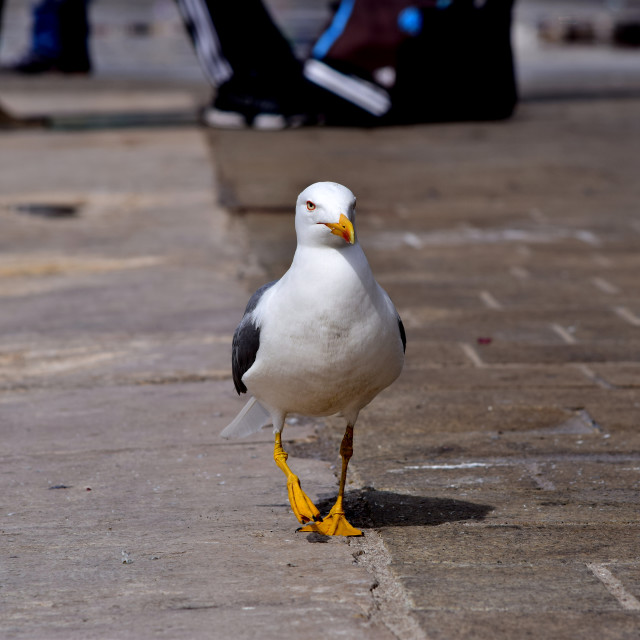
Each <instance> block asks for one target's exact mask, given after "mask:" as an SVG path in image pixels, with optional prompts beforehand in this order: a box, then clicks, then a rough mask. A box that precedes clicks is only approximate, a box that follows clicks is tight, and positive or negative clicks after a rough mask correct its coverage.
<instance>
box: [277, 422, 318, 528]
mask: <svg viewBox="0 0 640 640" xmlns="http://www.w3.org/2000/svg"><path fill="white" fill-rule="evenodd" d="M288 457H289V454H288V453H287V452H286V451H285V450H284V449H283V448H282V435H281V434H280V433H276V444H275V447H274V448H273V459H274V460H275V461H276V464H277V465H278V466H279V467H280V469H282V471H283V472H284V474H285V475H286V476H287V491H288V492H289V502H290V504H291V508H292V509H293V513H294V514H295V516H296V518H298V520H299V521H300V522H301V523H302V524H306V523H307V522H310V521H312V520H321V517H320V512H319V511H318V509H317V507H316V505H315V504H313V502H311V500H310V499H309V496H307V494H306V493H305V492H304V491H303V490H302V488H301V487H300V479H299V478H298V476H296V475H295V474H294V473H293V472H292V471H291V469H289V465H288V464H287V458H288Z"/></svg>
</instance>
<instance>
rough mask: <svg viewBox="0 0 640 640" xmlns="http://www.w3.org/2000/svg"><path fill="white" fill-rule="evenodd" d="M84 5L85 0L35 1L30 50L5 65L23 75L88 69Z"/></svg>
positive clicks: (87, 28)
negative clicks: (15, 61) (12, 62)
mask: <svg viewBox="0 0 640 640" xmlns="http://www.w3.org/2000/svg"><path fill="white" fill-rule="evenodd" d="M87 4H88V0H42V1H41V2H39V3H38V4H36V5H35V6H34V7H33V26H32V32H31V46H30V49H29V51H28V52H27V54H26V55H25V56H24V58H23V59H22V60H20V61H18V62H17V63H15V64H14V65H12V66H11V67H9V68H10V69H11V70H13V71H15V72H18V73H25V74H37V73H44V72H48V71H62V72H64V73H87V72H89V71H90V70H91V63H90V61H89V53H88V49H87V40H88V35H89V25H88V21H87Z"/></svg>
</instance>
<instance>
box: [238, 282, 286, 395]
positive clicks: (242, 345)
mask: <svg viewBox="0 0 640 640" xmlns="http://www.w3.org/2000/svg"><path fill="white" fill-rule="evenodd" d="M276 282H278V281H277V280H274V281H273V282H268V283H267V284H265V285H262V286H261V287H260V288H259V289H258V290H257V291H256V292H255V293H254V294H253V295H252V296H251V298H250V299H249V302H248V304H247V308H246V309H245V310H244V316H242V320H241V321H240V324H239V325H238V328H237V329H236V332H235V333H234V334H233V343H232V346H231V373H232V375H233V384H234V385H235V387H236V391H237V392H238V394H241V393H246V392H247V387H246V386H245V384H244V382H242V376H243V375H244V374H245V373H246V372H247V371H248V370H249V369H250V368H251V366H252V365H253V363H254V362H255V361H256V354H257V353H258V348H259V347H260V327H258V326H256V325H255V324H254V323H253V320H252V319H251V312H252V311H253V310H254V309H255V308H256V307H257V306H258V302H260V298H262V296H263V295H264V292H265V291H267V290H268V289H270V288H271V287H272V286H273V285H274V284H275V283H276Z"/></svg>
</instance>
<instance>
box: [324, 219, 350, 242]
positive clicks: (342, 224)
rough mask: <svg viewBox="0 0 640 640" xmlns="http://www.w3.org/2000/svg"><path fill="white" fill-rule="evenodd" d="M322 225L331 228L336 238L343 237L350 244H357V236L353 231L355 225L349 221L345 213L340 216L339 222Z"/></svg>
mask: <svg viewBox="0 0 640 640" xmlns="http://www.w3.org/2000/svg"><path fill="white" fill-rule="evenodd" d="M322 224H324V225H325V226H327V227H329V229H331V233H333V235H334V236H341V237H342V238H344V239H345V241H346V242H348V243H349V244H353V243H354V242H355V240H356V235H355V231H354V230H353V225H352V224H351V220H349V218H347V216H345V215H344V213H341V214H340V221H339V222H323V223H322Z"/></svg>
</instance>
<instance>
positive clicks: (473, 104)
mask: <svg viewBox="0 0 640 640" xmlns="http://www.w3.org/2000/svg"><path fill="white" fill-rule="evenodd" d="M512 7H513V0H485V1H484V2H482V1H481V0H453V1H452V2H450V3H446V2H442V1H440V2H434V3H432V4H431V6H424V7H421V8H420V9H419V11H420V15H421V18H422V25H421V29H420V30H419V32H418V33H416V34H415V35H414V36H413V37H410V38H407V39H405V40H404V41H403V42H402V43H401V44H400V45H399V47H398V53H397V66H396V82H395V85H394V86H393V88H392V89H391V91H390V94H391V102H392V108H391V111H390V113H389V114H388V117H389V118H390V119H392V120H394V121H401V122H425V121H444V120H498V119H502V118H508V117H509V116H511V115H512V113H513V110H514V108H515V106H516V103H517V100H518V98H517V89H516V79H515V71H514V65H513V53H512V48H511V12H512Z"/></svg>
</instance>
